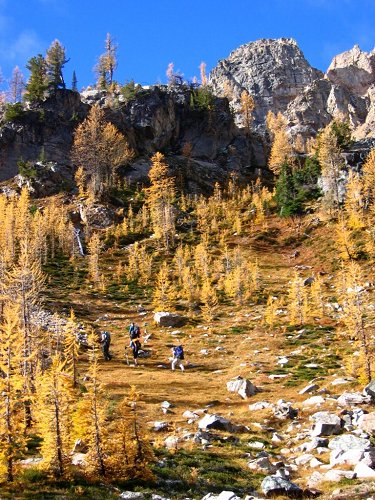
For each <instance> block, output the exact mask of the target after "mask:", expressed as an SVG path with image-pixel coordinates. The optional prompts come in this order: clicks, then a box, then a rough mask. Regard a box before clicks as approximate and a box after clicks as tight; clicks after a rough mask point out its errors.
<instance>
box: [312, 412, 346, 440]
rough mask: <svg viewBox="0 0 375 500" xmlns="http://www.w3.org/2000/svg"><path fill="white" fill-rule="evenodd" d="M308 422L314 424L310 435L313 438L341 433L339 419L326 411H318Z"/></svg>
mask: <svg viewBox="0 0 375 500" xmlns="http://www.w3.org/2000/svg"><path fill="white" fill-rule="evenodd" d="M310 420H312V421H313V422H314V426H313V429H312V432H311V434H312V435H313V436H330V435H331V434H339V433H340V432H341V427H342V422H341V418H340V417H338V416H337V415H335V414H334V413H330V412H328V411H318V412H317V413H314V414H313V415H311V417H310Z"/></svg>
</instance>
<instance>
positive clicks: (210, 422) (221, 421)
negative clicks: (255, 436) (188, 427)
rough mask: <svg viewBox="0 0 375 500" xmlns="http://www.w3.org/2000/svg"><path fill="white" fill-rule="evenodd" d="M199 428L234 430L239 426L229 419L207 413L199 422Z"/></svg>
mask: <svg viewBox="0 0 375 500" xmlns="http://www.w3.org/2000/svg"><path fill="white" fill-rule="evenodd" d="M198 428H199V429H202V430H206V429H217V430H221V431H228V432H233V431H235V430H236V429H237V426H235V425H233V424H232V423H231V422H230V421H229V420H227V419H226V418H224V417H222V416H220V415H212V414H209V413H207V415H205V416H204V417H203V418H202V419H201V420H200V421H199V422H198Z"/></svg>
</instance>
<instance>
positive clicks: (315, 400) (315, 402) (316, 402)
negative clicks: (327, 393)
mask: <svg viewBox="0 0 375 500" xmlns="http://www.w3.org/2000/svg"><path fill="white" fill-rule="evenodd" d="M324 401H325V398H323V396H312V397H311V398H308V399H305V401H303V402H302V406H320V405H321V404H323V403H324Z"/></svg>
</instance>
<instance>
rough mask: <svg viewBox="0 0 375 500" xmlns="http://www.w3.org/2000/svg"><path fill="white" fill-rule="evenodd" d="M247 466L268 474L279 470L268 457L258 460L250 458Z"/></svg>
mask: <svg viewBox="0 0 375 500" xmlns="http://www.w3.org/2000/svg"><path fill="white" fill-rule="evenodd" d="M247 466H248V467H249V469H251V470H256V471H259V472H263V473H267V474H275V472H276V471H277V467H276V466H275V465H274V464H273V463H271V462H270V460H269V458H268V457H260V458H257V459H256V460H250V462H248V464H247Z"/></svg>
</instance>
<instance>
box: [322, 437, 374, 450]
mask: <svg viewBox="0 0 375 500" xmlns="http://www.w3.org/2000/svg"><path fill="white" fill-rule="evenodd" d="M328 448H329V449H330V450H341V451H348V450H362V451H368V450H369V449H370V448H371V442H370V440H369V439H365V438H360V437H357V436H354V435H353V434H343V435H342V436H336V437H334V438H333V439H331V441H330V442H329V443H328Z"/></svg>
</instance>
